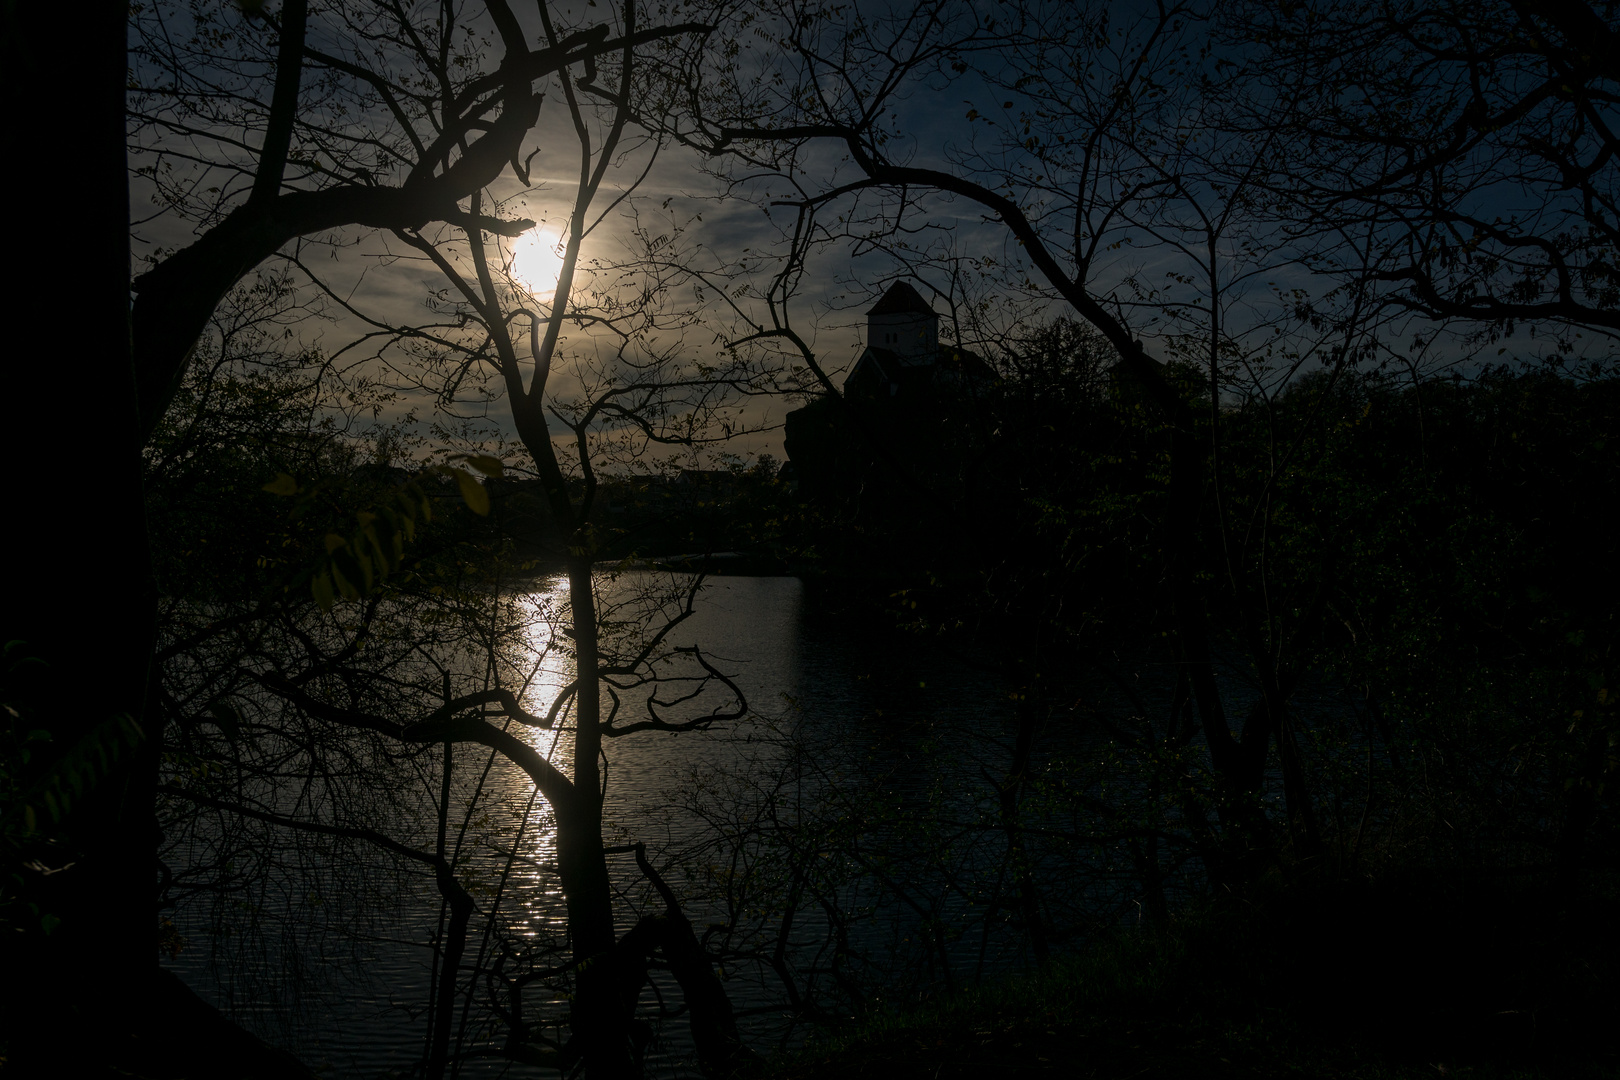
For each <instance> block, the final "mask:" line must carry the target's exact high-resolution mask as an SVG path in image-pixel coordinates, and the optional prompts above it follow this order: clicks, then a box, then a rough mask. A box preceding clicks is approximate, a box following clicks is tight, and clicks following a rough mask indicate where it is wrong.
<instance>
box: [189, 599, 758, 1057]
mask: <svg viewBox="0 0 1620 1080" xmlns="http://www.w3.org/2000/svg"><path fill="white" fill-rule="evenodd" d="M696 585H697V582H696V581H694V580H692V579H689V578H684V577H677V576H673V575H663V574H640V573H638V574H632V575H624V576H618V577H612V578H604V579H603V580H602V581H601V583H600V585H599V597H598V603H599V606H600V610H601V612H602V616H603V625H604V627H605V632H604V634H603V636H602V639H601V640H602V654H601V655H602V663H603V665H604V670H605V671H606V672H607V677H606V680H605V681H606V683H607V685H608V690H607V694H606V696H607V697H608V698H609V699H610V701H611V702H612V703H613V704H612V705H610V706H609V707H608V708H607V709H605V716H606V717H607V718H608V719H609V722H610V723H612V724H613V725H614V726H613V730H614V731H615V732H616V733H620V734H631V735H634V736H636V737H637V738H645V737H646V735H645V732H644V731H637V730H635V725H633V724H631V723H627V722H626V721H625V718H626V717H628V716H634V715H644V716H648V715H656V716H657V717H659V718H660V720H661V721H662V722H664V723H667V724H671V725H674V726H677V727H679V726H682V725H683V723H684V724H685V725H686V726H689V727H690V728H691V729H693V730H696V729H697V728H701V727H703V726H706V724H707V723H708V722H710V721H711V720H712V718H714V717H720V718H724V717H725V716H727V715H730V714H732V713H733V712H734V708H735V704H736V698H735V694H734V692H733V689H732V688H731V687H729V685H728V684H727V683H726V682H725V681H724V680H720V681H718V682H717V681H716V679H715V678H714V677H713V675H712V674H711V671H710V670H709V668H710V665H709V663H708V661H707V658H706V657H704V656H703V655H702V654H701V653H699V652H697V651H696V650H695V649H694V647H692V646H690V645H686V644H680V643H677V642H675V641H674V640H673V639H672V638H671V637H670V633H671V632H672V631H673V630H674V628H675V627H678V626H679V625H680V624H681V623H682V622H684V621H685V620H686V619H688V618H690V616H691V614H692V612H693V611H694V610H695V607H694V601H695V598H696V588H695V587H696ZM520 588H521V591H519V589H520ZM567 600H568V597H567V589H566V584H565V582H563V581H562V580H561V579H554V580H551V581H549V582H546V583H545V585H544V586H543V587H541V588H539V589H533V588H532V587H530V588H523V587H521V586H520V587H519V588H514V589H507V590H503V589H501V588H499V587H498V585H496V586H491V585H489V584H488V583H480V585H479V586H477V587H473V586H467V587H462V588H447V587H443V586H440V585H434V586H432V587H428V588H424V589H420V590H409V589H402V590H399V591H397V592H396V593H395V594H393V595H391V596H390V597H389V598H388V599H387V600H386V601H377V602H371V603H368V604H366V605H338V606H337V607H335V608H334V609H333V613H332V616H331V617H325V616H322V615H320V614H319V613H318V612H317V611H313V610H312V611H309V612H306V613H305V614H304V616H303V618H302V619H301V620H299V621H282V622H280V623H275V624H273V625H272V626H270V627H267V626H266V625H265V624H263V623H258V624H247V625H248V627H249V628H248V629H245V630H244V632H243V634H241V635H236V636H225V637H215V638H214V639H213V644H212V645H211V646H210V648H208V649H203V650H192V651H190V652H188V653H187V654H186V655H185V657H184V660H183V662H182V663H177V664H176V665H174V666H173V667H172V669H171V671H170V672H169V673H168V675H169V679H168V682H169V684H170V694H171V695H172V696H173V698H174V700H175V703H176V705H177V706H180V707H187V708H188V711H189V710H190V709H196V708H197V706H196V705H195V704H194V703H195V702H199V701H209V702H213V703H216V704H214V705H213V713H212V714H205V715H202V716H198V719H197V720H196V721H195V722H193V723H191V724H189V725H186V726H185V727H184V728H183V738H182V740H181V745H180V747H179V748H178V749H177V752H176V754H175V755H174V756H173V759H172V760H171V763H170V768H169V771H168V775H167V777H166V780H167V781H168V783H167V784H166V786H165V792H166V796H167V802H166V810H167V814H166V820H167V823H168V824H167V833H168V835H167V843H166V852H165V854H166V858H167V861H168V865H169V866H170V878H169V881H168V899H169V902H170V903H172V904H174V905H176V906H177V907H178V908H179V911H180V922H181V932H182V933H184V934H186V935H188V936H190V937H191V938H192V939H193V948H194V949H195V950H196V951H194V952H193V955H194V956H197V959H196V960H191V961H189V962H187V964H186V966H187V967H188V969H189V970H190V971H191V972H192V973H200V968H201V963H202V960H203V956H202V955H200V954H201V953H202V949H201V948H200V946H201V942H200V941H198V940H197V939H198V938H206V939H207V941H208V948H207V960H208V961H209V963H210V965H211V966H212V967H213V969H214V977H215V978H216V979H217V980H218V981H219V985H220V990H221V996H222V998H223V999H224V1000H225V1001H226V1003H227V1004H229V1005H232V1006H235V1007H237V1008H238V1009H239V1010H240V1011H243V1012H246V1013H248V1014H249V1015H252V1014H253V1013H255V1012H257V1013H259V1014H260V1015H259V1016H258V1017H257V1019H258V1021H259V1022H261V1023H262V1022H265V1021H267V1020H268V1021H270V1022H272V1023H274V1024H276V1025H278V1026H280V1027H282V1028H283V1030H284V1033H285V1034H287V1035H290V1036H295V1037H296V1035H297V1034H298V1032H299V1031H300V1030H314V1031H315V1032H317V1033H318V1036H317V1037H319V1036H322V1035H324V1036H326V1037H327V1038H328V1039H330V1040H331V1044H332V1045H337V1046H342V1047H343V1049H344V1051H351V1050H352V1051H354V1052H355V1053H356V1054H357V1055H358V1056H359V1057H361V1058H372V1059H376V1060H393V1061H395V1062H409V1061H413V1060H416V1054H415V1051H414V1048H413V1046H412V1042H413V1040H415V1039H417V1038H419V1037H420V1034H421V1032H422V1030H423V1025H424V1024H425V1025H426V1026H427V1028H428V1030H432V1029H433V1028H434V1025H435V1023H438V1024H449V1029H448V1031H446V1032H445V1033H444V1037H445V1038H447V1039H448V1040H449V1042H450V1045H452V1046H456V1047H460V1048H462V1050H464V1051H465V1050H474V1049H477V1048H482V1051H483V1052H486V1053H489V1052H494V1051H496V1050H499V1049H500V1048H501V1047H502V1046H503V1045H505V1044H506V1042H507V1040H508V1039H509V1038H510V1031H511V1027H512V1025H513V1023H514V1016H513V1003H514V1001H516V1002H518V1003H519V1007H520V1009H522V1008H524V1006H523V1003H524V1002H525V1001H526V1002H528V1004H527V1006H526V1011H520V1012H519V1013H518V1016H517V1017H516V1018H515V1019H516V1022H518V1023H522V1024H524V1025H526V1026H529V1027H532V1028H541V1027H543V1026H549V1027H550V1028H551V1029H552V1030H553V1032H555V1031H556V1030H557V1026H558V1025H559V1024H562V1023H564V1022H566V1020H567V1015H566V998H567V995H568V992H569V990H570V988H571V983H572V978H573V974H572V965H571V963H569V944H568V938H567V933H566V930H567V910H566V902H565V897H564V896H563V894H562V892H561V890H560V889H559V885H558V878H557V873H558V866H557V845H556V819H555V813H554V811H553V810H552V808H551V807H550V806H549V804H548V802H547V801H546V800H545V799H543V798H540V797H539V793H538V791H537V789H536V787H535V785H534V784H533V783H532V782H531V779H530V777H529V776H528V775H526V774H525V772H524V771H523V770H522V769H521V768H519V767H518V766H517V765H515V764H514V763H513V761H512V759H511V756H510V754H508V753H502V752H500V751H498V750H497V749H495V748H484V747H479V746H468V745H461V746H446V745H444V744H442V743H434V742H423V741H421V740H407V739H404V738H402V737H401V733H402V732H403V731H404V730H406V728H405V727H404V726H403V725H394V726H393V727H389V726H388V725H386V724H384V723H381V722H380V721H379V718H383V717H393V716H406V717H408V716H410V715H411V712H410V710H412V709H417V710H420V709H421V705H420V702H421V701H423V700H424V699H426V700H440V701H443V700H452V701H454V700H457V699H461V700H462V701H463V702H465V701H466V700H467V699H469V698H472V697H478V696H479V695H483V697H484V698H488V699H489V700H480V701H479V703H478V706H477V707H478V708H479V709H483V710H489V718H490V720H492V721H495V722H497V723H499V724H500V725H501V726H502V727H503V728H505V729H510V730H512V731H517V732H521V733H522V739H523V741H524V743H525V744H526V745H527V746H529V747H530V748H532V750H533V751H534V752H536V753H538V754H539V755H541V756H542V757H543V758H546V759H549V760H555V761H557V762H558V763H559V766H560V767H563V768H566V767H567V766H566V763H567V761H568V756H569V753H570V751H571V748H572V742H573V731H572V724H573V720H572V716H573V713H572V709H571V704H570V695H571V694H572V693H573V691H574V685H575V684H574V679H573V674H572V666H573V663H574V659H573V655H572V652H571V650H570V649H568V648H567V647H566V646H567V643H568V640H569V639H568V637H567V635H566V634H565V633H564V632H563V629H564V621H565V615H564V614H563V613H566V612H567V610H568V604H567ZM171 614H173V615H174V616H175V618H176V620H177V621H179V622H183V621H184V620H185V618H186V615H185V614H184V613H182V612H180V611H178V610H176V611H174V612H172V613H171ZM190 614H191V615H192V616H195V617H198V618H206V619H210V620H212V621H214V622H216V623H217V622H219V621H220V620H221V619H228V618H230V614H229V613H227V612H224V611H221V610H217V609H209V610H207V611H203V610H197V611H194V612H191V613H190ZM357 643H359V644H358V645H357ZM314 658H324V660H325V663H324V664H321V663H312V662H311V661H312V659H314ZM300 667H302V670H301V671H300V670H299V669H300ZM497 688H510V693H509V694H506V695H500V696H498V695H496V693H495V691H496V689H497ZM498 697H499V698H500V699H497V698H498ZM333 702H344V703H345V704H344V705H342V706H341V707H340V706H336V705H333V704H332V703H333ZM649 702H651V703H652V704H651V706H650V709H649ZM496 710H499V711H500V712H499V713H497V712H496ZM193 715H196V714H195V713H193ZM367 718H370V720H368V719H367ZM520 721H521V722H522V724H524V725H526V726H520V725H519V722H520ZM367 723H370V724H371V727H370V728H367V727H366V726H364V725H365V724H367ZM643 723H645V721H643ZM548 725H549V726H548ZM635 741H636V738H632V739H630V740H628V743H627V744H617V743H616V744H613V746H614V751H613V757H617V756H619V755H618V749H617V748H618V746H621V745H633V744H634V743H635ZM631 756H635V755H633V754H632V755H631ZM654 756H656V755H654ZM610 760H611V758H610ZM606 771H607V773H608V776H609V782H610V784H611V781H612V776H613V773H612V769H611V766H609V768H608V769H607V770H606ZM620 862H622V864H623V865H617V864H616V866H615V870H616V874H615V880H616V885H617V888H618V891H619V894H620V900H621V911H620V917H619V922H620V923H621V925H624V924H626V921H627V920H628V922H629V923H631V924H634V923H635V922H636V920H637V918H638V917H639V916H641V915H642V914H645V913H648V912H657V910H658V904H657V902H651V903H649V901H648V897H647V895H646V893H647V889H646V888H645V887H644V886H645V885H646V875H645V873H644V872H643V871H642V869H640V868H638V867H637V865H636V863H635V861H634V860H633V859H624V860H620ZM658 899H659V900H661V899H662V898H658ZM458 920H459V921H460V926H459V928H458ZM458 942H459V945H458ZM458 948H460V949H461V950H462V955H461V957H460V959H459V960H455V959H454V953H455V952H456V950H457V949H458ZM447 955H449V956H451V957H452V961H453V962H454V963H455V966H456V968H457V971H456V972H455V973H454V974H453V976H451V977H444V976H443V974H442V969H441V965H443V964H444V963H445V962H446V956H447ZM354 995H358V996H359V997H360V998H362V999H363V1000H365V1001H366V1002H367V1004H369V1005H371V1006H374V1007H376V1008H377V1009H378V1010H379V1011H381V1010H382V1009H383V1008H384V1007H388V1006H392V1007H393V1008H395V1009H396V1010H397V1011H398V1013H399V1014H400V1015H398V1016H396V1018H395V1020H394V1021H393V1022H389V1021H388V1020H387V1019H386V1018H380V1017H379V1018H367V1017H366V1016H365V1012H366V1010H365V1008H363V1007H362V1008H355V1007H353V1006H352V1005H349V1006H344V1007H343V1008H342V1012H343V1013H344V1014H345V1016H344V1019H345V1020H348V1021H351V1022H358V1023H359V1026H360V1030H361V1031H362V1032H366V1033H369V1036H368V1037H367V1036H363V1037H361V1038H359V1039H356V1038H355V1036H354V1034H353V1031H352V1030H343V1029H341V1028H339V1027H338V1026H336V1025H333V1024H331V1023H329V1022H328V1023H323V1022H322V1021H321V1019H320V1017H319V1014H320V1013H321V1012H323V1011H328V1010H331V1009H333V1008H334V1003H335V1002H340V1001H343V1000H344V999H346V998H349V997H352V996H354ZM559 1010H561V1011H559ZM446 1018H448V1019H446ZM457 1052H458V1053H459V1052H462V1051H457Z"/></svg>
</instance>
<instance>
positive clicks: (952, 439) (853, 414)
mask: <svg viewBox="0 0 1620 1080" xmlns="http://www.w3.org/2000/svg"><path fill="white" fill-rule="evenodd" d="M997 382H998V379H997V376H996V374H995V372H994V371H993V370H992V369H991V367H990V365H988V364H986V363H985V362H984V361H983V360H982V359H980V358H979V357H978V356H976V355H974V354H973V353H971V352H968V351H967V350H965V349H958V348H956V347H954V346H949V345H946V346H941V345H940V343H939V315H938V314H937V313H936V312H935V311H934V309H933V307H932V306H931V305H930V304H929V303H928V301H927V300H924V299H923V297H922V296H921V294H919V293H918V292H917V290H916V289H915V288H913V287H912V286H911V285H909V284H907V283H906V282H904V281H897V282H895V283H894V284H893V285H891V286H889V288H888V291H886V292H885V293H884V294H883V296H882V298H881V299H880V300H878V302H877V303H876V304H875V305H873V306H872V308H871V310H870V311H868V312H867V313H866V347H865V348H864V349H862V351H861V355H860V357H859V358H858V359H857V360H856V361H855V366H854V367H853V368H851V369H850V372H849V375H848V376H847V377H846V378H845V379H844V386H843V394H842V397H843V400H842V401H838V400H836V399H835V398H833V397H832V396H831V395H827V396H823V397H821V398H818V399H817V400H815V401H812V402H810V403H809V404H807V405H806V406H804V407H803V408H801V409H795V410H793V411H792V412H790V413H788V415H787V422H786V430H785V432H784V435H785V437H784V439H783V443H784V448H785V449H786V451H787V455H788V460H789V464H790V467H791V469H792V474H793V475H794V476H795V477H796V479H797V480H798V482H799V484H800V490H801V491H804V492H805V493H806V494H807V495H812V496H817V497H829V496H830V497H834V498H843V497H847V496H850V495H852V494H853V493H855V492H857V491H865V492H867V493H868V494H872V493H875V492H877V491H879V490H880V489H884V488H886V487H888V486H889V481H890V480H892V479H893V478H891V477H887V476H886V474H887V473H890V472H892V471H893V470H894V468H895V467H899V468H900V469H901V470H902V472H903V473H904V474H905V475H907V476H909V477H911V479H912V481H913V482H914V481H915V480H917V479H918V478H924V479H931V480H934V481H937V480H938V478H939V474H941V473H949V474H952V475H954V474H958V473H960V471H961V468H962V465H963V462H961V461H958V460H957V458H959V457H963V455H968V456H972V455H973V448H974V447H975V446H977V445H979V444H980V443H981V442H982V439H980V438H978V437H977V435H976V429H977V428H979V427H980V426H982V421H983V420H984V413H985V409H984V404H985V403H984V401H983V399H984V398H985V397H986V396H987V394H988V393H989V392H990V391H992V390H993V389H994V388H995V386H996V383H997ZM874 440H878V441H880V442H882V443H884V444H886V445H885V446H884V447H882V448H880V447H879V446H877V445H874V443H873V441H874ZM884 463H886V464H884ZM874 485H876V486H875V487H874ZM913 486H914V484H913Z"/></svg>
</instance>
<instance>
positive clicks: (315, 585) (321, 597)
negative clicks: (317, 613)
mask: <svg viewBox="0 0 1620 1080" xmlns="http://www.w3.org/2000/svg"><path fill="white" fill-rule="evenodd" d="M309 591H310V592H312V593H314V594H315V603H317V604H319V605H320V608H321V610H322V611H331V610H332V605H333V604H334V603H336V602H337V597H336V596H335V595H333V593H332V575H331V574H324V573H323V574H316V575H315V577H314V579H313V580H311V581H310V583H309Z"/></svg>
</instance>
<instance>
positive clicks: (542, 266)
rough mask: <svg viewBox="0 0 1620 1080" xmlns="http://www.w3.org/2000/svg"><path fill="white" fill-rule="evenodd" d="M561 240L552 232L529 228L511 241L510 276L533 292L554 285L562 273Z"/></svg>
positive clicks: (541, 292)
mask: <svg viewBox="0 0 1620 1080" xmlns="http://www.w3.org/2000/svg"><path fill="white" fill-rule="evenodd" d="M561 247H562V240H561V239H560V238H559V237H558V236H557V235H556V234H555V233H548V232H541V231H540V230H539V229H531V230H530V231H528V232H526V233H524V234H523V235H522V236H520V237H518V238H517V239H516V240H515V241H513V242H512V276H513V277H514V278H516V279H517V283H518V284H519V285H521V286H523V287H524V288H525V289H527V290H529V291H530V292H531V293H535V294H536V295H545V294H548V293H550V292H552V290H554V289H556V287H557V276H558V275H559V274H561V273H562V251H561Z"/></svg>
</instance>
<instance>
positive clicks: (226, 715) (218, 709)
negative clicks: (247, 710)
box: [208, 701, 242, 743]
mask: <svg viewBox="0 0 1620 1080" xmlns="http://www.w3.org/2000/svg"><path fill="white" fill-rule="evenodd" d="M208 715H209V716H212V717H213V718H214V726H215V727H217V728H219V730H220V733H221V734H223V735H224V736H225V738H226V740H227V741H229V742H232V743H234V742H236V741H237V740H238V739H240V738H241V737H242V716H241V714H240V713H238V712H237V711H236V710H235V709H234V708H232V707H231V705H230V704H229V703H228V702H224V701H216V702H214V703H213V704H212V705H210V706H209V707H208Z"/></svg>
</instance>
